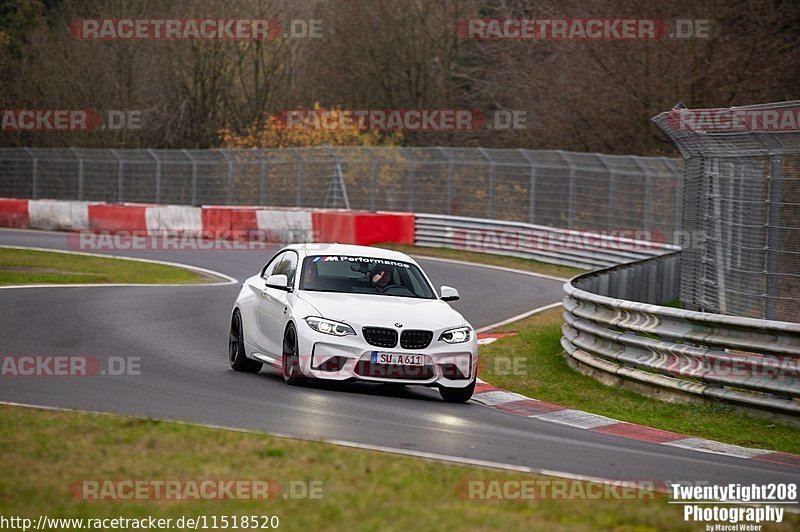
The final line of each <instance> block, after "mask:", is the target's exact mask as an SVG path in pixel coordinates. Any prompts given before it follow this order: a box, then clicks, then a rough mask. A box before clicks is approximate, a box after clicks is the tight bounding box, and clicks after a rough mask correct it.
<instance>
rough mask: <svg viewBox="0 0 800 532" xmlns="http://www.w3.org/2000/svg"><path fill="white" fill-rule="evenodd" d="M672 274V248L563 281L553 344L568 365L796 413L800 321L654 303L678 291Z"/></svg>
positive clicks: (675, 271) (675, 260) (675, 269)
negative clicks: (560, 324)
mask: <svg viewBox="0 0 800 532" xmlns="http://www.w3.org/2000/svg"><path fill="white" fill-rule="evenodd" d="M679 278H680V252H676V253H672V254H669V255H664V256H660V257H655V258H651V259H648V260H645V261H641V262H637V263H632V264H626V265H619V266H614V267H611V268H608V269H605V270H600V271H596V272H592V273H588V274H584V275H580V276H578V277H576V278H574V279H572V280H571V281H569V282H568V283H566V284H565V285H564V290H565V292H566V297H565V298H564V320H565V323H564V325H563V329H562V330H563V337H562V339H561V345H562V346H563V348H564V351H565V352H566V354H567V356H568V357H569V359H570V360H571V361H572V362H573V365H577V366H579V367H583V368H584V369H587V370H589V372H592V373H595V374H597V373H598V372H599V373H601V374H605V375H611V376H614V377H616V378H618V379H622V380H624V381H627V382H634V383H637V384H639V385H643V386H645V387H648V388H651V389H652V388H657V389H661V390H663V391H667V392H673V393H677V394H691V395H699V396H702V397H706V398H713V399H719V400H723V401H726V402H729V403H733V404H736V405H742V406H746V407H749V408H757V409H763V410H768V411H770V412H779V413H782V414H789V415H793V416H796V415H798V414H800V324H797V323H788V322H779V321H769V320H759V319H752V318H741V317H734V316H726V315H721V314H710V313H703V312H693V311H687V310H683V309H678V308H671V307H664V306H658V305H655V304H653V303H664V302H666V301H670V300H672V299H674V298H675V297H677V295H678V286H679ZM628 299H635V301H629V300H628Z"/></svg>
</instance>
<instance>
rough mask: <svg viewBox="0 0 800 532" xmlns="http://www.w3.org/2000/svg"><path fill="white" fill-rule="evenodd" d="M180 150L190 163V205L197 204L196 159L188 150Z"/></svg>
mask: <svg viewBox="0 0 800 532" xmlns="http://www.w3.org/2000/svg"><path fill="white" fill-rule="evenodd" d="M181 152H182V153H183V154H184V155H185V156H186V158H187V159H189V161H191V163H192V205H197V160H196V159H195V158H194V157H193V156H192V154H190V153H189V151H188V150H181Z"/></svg>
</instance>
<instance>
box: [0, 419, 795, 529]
mask: <svg viewBox="0 0 800 532" xmlns="http://www.w3.org/2000/svg"><path fill="white" fill-rule="evenodd" d="M0 456H2V457H3V459H2V460H3V474H2V475H0V515H3V516H22V517H28V518H32V519H34V522H35V520H36V519H37V517H38V516H39V515H40V514H46V515H48V516H49V517H91V518H103V517H117V516H123V517H128V518H130V517H146V516H148V515H153V516H154V517H156V518H178V517H180V516H182V515H187V516H199V515H206V516H212V515H217V516H221V515H228V516H231V515H237V516H241V515H267V516H268V515H277V516H278V517H279V519H280V528H281V529H284V530H376V531H377V530H380V531H383V530H417V529H421V530H459V529H469V530H554V531H559V530H598V529H607V530H612V529H613V530H696V529H697V526H696V525H691V526H688V525H687V524H686V523H683V521H682V516H681V509H680V508H678V507H677V506H676V505H669V504H667V503H666V499H665V498H664V497H663V496H662V495H660V494H657V495H656V497H655V498H652V499H650V500H560V501H554V500H525V501H497V500H494V501H478V500H469V499H466V498H463V497H461V496H459V495H458V494H457V491H456V487H457V486H458V485H459V482H461V481H466V480H483V481H492V480H495V481H498V480H534V481H536V480H547V481H549V480H556V479H554V478H553V477H541V476H537V475H529V474H523V473H512V472H507V471H499V470H492V469H485V468H477V467H468V466H460V465H449V464H443V463H439V462H432V461H427V460H422V459H418V458H411V457H404V456H400V455H394V454H388V453H381V452H374V451H365V450H358V449H351V448H346V447H339V446H334V445H329V444H323V443H317V442H305V441H296V440H288V439H282V438H277V437H273V436H269V435H265V434H252V433H242V432H234V431H226V430H219V429H207V428H202V427H194V426H189V425H184V424H177V423H169V422H159V421H153V420H146V419H135V418H126V417H118V416H104V415H92V414H82V413H73V412H53V411H42V410H35V409H28V408H23V407H13V406H0ZM109 479H113V480H139V481H143V480H145V481H146V480H194V481H200V480H207V479H217V480H237V479H238V480H242V479H248V480H276V481H279V482H280V483H281V484H282V485H284V486H285V485H287V483H288V482H290V481H303V482H312V481H313V482H319V483H320V484H318V485H320V486H321V495H322V496H321V498H318V499H315V500H283V499H282V498H278V500H268V501H263V500H261V501H259V500H226V501H213V500H212V501H163V500H162V501H146V500H145V501H142V500H139V501H107V500H102V501H85V500H80V499H78V498H75V496H74V495H73V494H71V492H70V486H71V485H73V484H74V483H76V482H79V481H82V480H97V481H103V480H109ZM283 492H284V493H285V491H283ZM785 519H787V520H788V522H785V523H784V524H783V528H784V529H786V530H789V529H791V528H792V526H795V527H796V526H797V525H800V518H798V516H796V515H788V516H787V517H786V518H785Z"/></svg>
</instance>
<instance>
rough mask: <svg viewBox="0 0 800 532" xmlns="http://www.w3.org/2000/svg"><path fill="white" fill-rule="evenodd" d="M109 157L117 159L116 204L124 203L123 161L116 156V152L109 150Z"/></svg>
mask: <svg viewBox="0 0 800 532" xmlns="http://www.w3.org/2000/svg"><path fill="white" fill-rule="evenodd" d="M111 155H113V156H114V157H116V159H117V203H124V201H125V160H124V159H123V158H122V157H120V156H119V155H118V154H117V150H111Z"/></svg>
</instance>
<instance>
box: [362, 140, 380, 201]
mask: <svg viewBox="0 0 800 532" xmlns="http://www.w3.org/2000/svg"><path fill="white" fill-rule="evenodd" d="M364 149H365V150H367V153H368V154H369V166H370V170H369V183H370V193H369V210H370V212H377V211H378V202H377V199H378V160H377V159H376V158H375V153H373V151H372V150H371V149H370V148H364Z"/></svg>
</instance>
